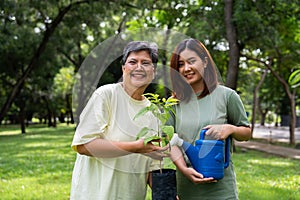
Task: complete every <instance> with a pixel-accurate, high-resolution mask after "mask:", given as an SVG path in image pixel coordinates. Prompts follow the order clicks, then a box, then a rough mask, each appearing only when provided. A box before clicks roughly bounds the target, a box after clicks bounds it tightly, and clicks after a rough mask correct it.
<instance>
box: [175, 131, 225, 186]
mask: <svg viewBox="0 0 300 200" xmlns="http://www.w3.org/2000/svg"><path fill="white" fill-rule="evenodd" d="M206 131H207V130H206V129H203V130H201V132H200V139H199V140H196V146H193V145H191V144H190V143H188V142H186V141H183V140H182V139H180V138H179V140H181V141H180V142H179V143H177V145H178V144H179V146H182V148H183V149H184V151H185V153H186V155H187V156H188V158H189V160H190V162H191V164H192V166H193V168H194V169H195V170H196V171H197V172H199V173H201V174H203V176H204V177H205V178H209V177H213V178H214V179H216V180H219V179H222V178H223V177H224V169H225V168H227V167H228V166H229V162H230V137H228V138H227V139H226V147H225V148H224V145H225V142H224V141H223V140H204V137H205V132H206ZM177 137H178V136H177ZM172 139H173V138H172ZM224 149H225V152H224Z"/></svg>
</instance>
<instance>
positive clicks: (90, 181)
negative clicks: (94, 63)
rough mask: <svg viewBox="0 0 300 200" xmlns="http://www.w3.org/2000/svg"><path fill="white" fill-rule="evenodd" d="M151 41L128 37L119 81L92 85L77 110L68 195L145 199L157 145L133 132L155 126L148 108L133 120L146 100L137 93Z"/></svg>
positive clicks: (149, 66) (148, 75) (152, 55)
mask: <svg viewBox="0 0 300 200" xmlns="http://www.w3.org/2000/svg"><path fill="white" fill-rule="evenodd" d="M157 52H158V50H157V46H156V44H153V43H149V42H145V41H134V42H130V43H129V44H128V45H127V46H126V47H125V49H124V51H123V59H122V70H123V82H120V83H115V84H108V85H104V86H101V87H100V88H98V89H97V90H96V91H95V92H94V93H93V95H92V97H91V98H90V100H89V102H88V104H87V105H86V107H85V108H84V110H83V112H82V113H81V115H80V122H79V124H78V127H77V129H76V132H75V135H74V139H73V143H72V148H73V149H74V150H75V151H77V152H78V154H77V159H76V163H75V166H74V171H73V177H72V188H71V199H84V200H85V199H103V200H106V199H126V200H127V199H145V196H146V189H147V180H148V172H149V171H151V166H152V159H151V158H150V157H147V156H145V155H144V154H149V153H153V154H159V156H158V157H159V158H161V156H162V155H160V154H162V153H160V150H162V149H161V148H160V147H158V146H155V145H153V144H152V143H151V142H149V143H148V144H147V145H144V141H143V140H136V135H137V134H138V132H139V131H140V129H141V128H142V127H144V126H148V127H150V128H151V127H152V128H156V127H157V120H156V119H155V117H154V116H153V115H151V113H149V114H147V115H145V116H142V117H140V118H138V119H136V120H133V118H134V116H135V115H136V114H137V113H138V112H139V111H140V110H141V109H142V108H143V107H146V106H148V105H149V103H150V102H149V101H148V100H147V99H145V98H144V96H142V95H143V93H144V91H145V89H146V88H147V86H148V85H149V84H150V83H151V81H152V80H153V78H154V74H155V69H156V64H157V61H158V54H157Z"/></svg>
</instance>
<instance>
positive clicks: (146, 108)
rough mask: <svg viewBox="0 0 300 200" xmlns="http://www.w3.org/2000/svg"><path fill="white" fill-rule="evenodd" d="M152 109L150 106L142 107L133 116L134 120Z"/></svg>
mask: <svg viewBox="0 0 300 200" xmlns="http://www.w3.org/2000/svg"><path fill="white" fill-rule="evenodd" d="M149 111H150V107H148V106H147V107H145V108H142V109H141V110H140V111H139V112H138V113H137V114H136V115H135V116H134V118H133V120H135V119H137V118H139V117H140V116H143V115H145V114H146V113H147V112H149Z"/></svg>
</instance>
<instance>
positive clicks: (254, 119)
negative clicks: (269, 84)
mask: <svg viewBox="0 0 300 200" xmlns="http://www.w3.org/2000/svg"><path fill="white" fill-rule="evenodd" d="M267 72H268V70H267V69H265V71H264V73H263V74H262V75H261V77H260V80H259V82H258V84H257V86H256V87H255V90H254V93H253V107H252V120H251V138H252V137H253V131H254V127H255V121H256V108H257V105H258V103H259V101H258V100H259V99H258V97H257V94H258V91H259V89H260V87H261V85H262V84H263V82H264V80H265V77H266V75H267Z"/></svg>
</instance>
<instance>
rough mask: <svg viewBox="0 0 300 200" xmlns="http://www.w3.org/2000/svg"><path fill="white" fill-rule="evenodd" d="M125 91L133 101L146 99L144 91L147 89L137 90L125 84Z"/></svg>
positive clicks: (123, 85)
mask: <svg viewBox="0 0 300 200" xmlns="http://www.w3.org/2000/svg"><path fill="white" fill-rule="evenodd" d="M121 85H122V87H123V89H124V90H125V92H126V93H127V94H128V95H129V96H130V97H131V98H133V99H135V100H138V101H141V100H143V99H144V98H145V97H144V96H143V94H144V91H145V89H146V88H144V87H141V88H135V87H130V86H127V85H126V84H124V83H121Z"/></svg>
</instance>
